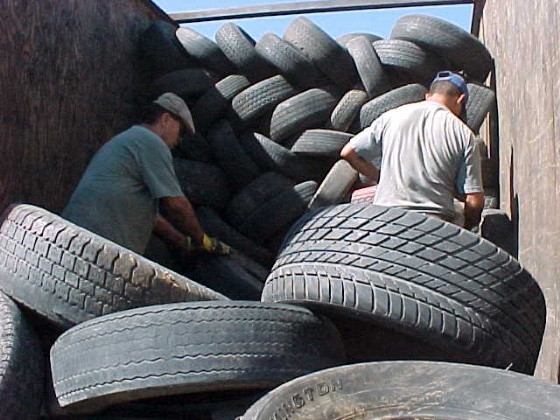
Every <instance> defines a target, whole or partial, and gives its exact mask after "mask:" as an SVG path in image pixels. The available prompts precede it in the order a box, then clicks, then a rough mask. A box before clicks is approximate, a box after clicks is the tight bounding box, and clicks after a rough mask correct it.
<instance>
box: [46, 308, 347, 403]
mask: <svg viewBox="0 0 560 420" xmlns="http://www.w3.org/2000/svg"><path fill="white" fill-rule="evenodd" d="M107 355H110V357H107ZM294 360H297V361H298V363H294ZM51 362H52V372H53V381H54V387H55V391H56V395H57V397H58V401H59V403H60V405H61V406H63V407H66V406H71V407H74V408H75V410H76V411H78V410H80V411H82V412H86V411H89V412H91V411H99V410H100V409H101V408H103V407H106V406H109V405H113V404H116V403H119V402H124V401H133V400H138V399H141V398H154V397H160V396H168V395H176V394H185V393H201V392H224V391H228V390H243V389H247V390H257V389H270V388H273V387H274V386H276V385H278V384H281V383H283V382H285V381H287V380H289V379H292V378H294V377H297V376H300V375H302V374H304V373H308V372H312V371H316V370H320V369H324V368H326V367H331V366H335V365H338V364H341V363H343V362H344V354H343V350H342V345H341V342H340V337H339V336H338V333H337V331H336V330H335V329H334V327H333V326H332V325H331V324H330V323H329V322H328V321H326V320H324V319H321V318H318V317H316V316H314V315H313V314H312V313H311V312H309V311H307V310H305V309H299V308H294V307H290V306H287V305H276V304H262V303H260V302H243V301H237V302H235V303H234V302H231V303H230V302H200V303H181V304H173V305H158V306H152V307H146V308H140V309H138V310H131V311H126V312H122V313H120V314H113V315H110V316H105V317H102V318H99V319H96V320H92V321H90V322H87V323H84V324H82V325H79V326H77V327H75V328H73V329H72V330H70V331H68V332H67V333H65V334H63V335H62V336H61V337H59V339H58V340H57V341H56V343H55V344H54V346H53V348H52V350H51Z"/></svg>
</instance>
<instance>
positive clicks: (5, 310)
mask: <svg viewBox="0 0 560 420" xmlns="http://www.w3.org/2000/svg"><path fill="white" fill-rule="evenodd" d="M0 319H1V320H2V322H1V323H0V400H1V401H2V419H5V420H21V419H24V420H35V419H37V418H39V414H40V412H41V404H42V402H43V398H44V393H45V390H44V376H45V371H44V367H43V360H44V355H43V352H42V350H41V344H40V342H39V338H38V337H37V336H36V334H35V332H34V331H33V328H32V327H31V325H30V324H28V322H27V320H26V319H25V318H24V316H23V314H22V313H21V311H20V310H19V309H18V307H17V306H16V304H15V303H14V302H12V301H11V300H10V299H9V298H8V297H7V296H6V295H4V294H3V293H0Z"/></svg>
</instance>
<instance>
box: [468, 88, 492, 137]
mask: <svg viewBox="0 0 560 420" xmlns="http://www.w3.org/2000/svg"><path fill="white" fill-rule="evenodd" d="M467 87H468V89H469V100H468V101H467V105H466V106H465V112H466V123H467V125H468V126H469V128H470V129H471V130H472V131H473V132H474V133H478V131H479V130H480V126H481V125H482V123H483V121H484V119H485V118H486V115H487V114H488V112H489V111H490V110H491V109H492V107H494V106H495V105H496V94H495V93H494V91H493V90H492V89H490V88H489V87H487V86H484V85H480V84H477V83H468V84H467Z"/></svg>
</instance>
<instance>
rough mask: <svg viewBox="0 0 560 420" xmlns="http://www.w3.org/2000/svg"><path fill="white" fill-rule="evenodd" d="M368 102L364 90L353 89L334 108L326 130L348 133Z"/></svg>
mask: <svg viewBox="0 0 560 420" xmlns="http://www.w3.org/2000/svg"><path fill="white" fill-rule="evenodd" d="M367 101H368V94H367V93H366V92H364V91H363V90H359V89H352V90H349V91H348V92H346V94H345V95H344V96H343V97H342V99H341V100H340V102H339V103H338V104H337V105H336V107H335V108H334V110H333V112H332V114H331V116H330V118H329V121H328V122H327V124H326V126H325V128H327V129H330V130H337V131H348V129H349V128H350V126H351V125H352V123H353V122H354V120H355V119H356V118H357V117H358V115H359V114H360V109H361V108H362V106H363V105H364V104H365V103H366V102H367Z"/></svg>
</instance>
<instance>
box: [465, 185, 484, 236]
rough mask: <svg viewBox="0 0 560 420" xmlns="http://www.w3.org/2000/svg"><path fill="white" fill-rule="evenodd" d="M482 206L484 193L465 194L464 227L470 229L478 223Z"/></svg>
mask: <svg viewBox="0 0 560 420" xmlns="http://www.w3.org/2000/svg"><path fill="white" fill-rule="evenodd" d="M483 208H484V194H483V193H475V194H467V195H466V198H465V229H472V228H473V227H475V226H477V225H478V224H479V223H480V215H481V213H482V209H483Z"/></svg>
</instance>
